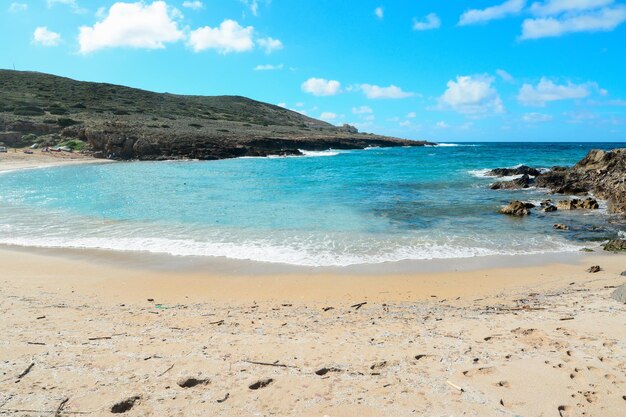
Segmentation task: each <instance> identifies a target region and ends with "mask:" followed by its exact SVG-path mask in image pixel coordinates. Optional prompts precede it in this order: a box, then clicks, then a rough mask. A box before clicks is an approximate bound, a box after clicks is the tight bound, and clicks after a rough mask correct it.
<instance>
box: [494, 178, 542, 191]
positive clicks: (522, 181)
mask: <svg viewBox="0 0 626 417" xmlns="http://www.w3.org/2000/svg"><path fill="white" fill-rule="evenodd" d="M534 182H535V181H534V180H533V179H531V178H530V177H529V176H528V175H527V174H524V175H522V176H521V177H519V178H516V179H514V180H511V181H498V182H494V183H493V184H491V187H490V188H491V189H492V190H515V189H520V188H528V187H530V186H531V185H532V184H534Z"/></svg>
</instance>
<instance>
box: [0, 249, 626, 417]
mask: <svg viewBox="0 0 626 417" xmlns="http://www.w3.org/2000/svg"><path fill="white" fill-rule="evenodd" d="M0 262H1V263H2V265H3V267H2V270H3V272H2V280H1V281H2V286H1V290H0V299H1V304H0V309H1V310H2V317H3V320H2V324H1V329H0V330H1V331H2V333H3V335H4V337H3V338H2V342H1V344H0V358H1V362H0V376H1V381H0V387H1V389H0V413H4V414H10V415H25V416H26V415H28V416H31V415H55V413H57V414H56V415H74V414H80V415H82V414H83V413H84V414H85V415H96V416H97V415H110V414H111V413H112V410H114V411H119V410H120V409H126V408H128V410H127V411H126V414H127V415H135V416H140V415H141V416H147V415H169V416H176V415H180V416H183V415H184V416H190V415H197V416H201V415H224V416H226V415H228V416H246V415H250V416H269V415H277V416H296V415H297V416H320V417H321V416H325V415H328V416H412V415H428V416H460V415H467V416H496V415H519V416H564V417H565V416H617V415H620V413H621V412H622V411H623V410H624V406H625V402H626V399H625V398H626V397H624V395H626V367H625V366H624V358H625V355H624V349H625V346H624V340H626V326H625V323H624V317H625V316H624V313H625V312H626V308H625V306H624V305H622V304H619V303H618V302H617V301H615V300H613V299H611V298H610V294H611V292H612V291H613V288H614V287H615V286H617V285H620V284H623V283H624V281H625V280H626V278H625V277H623V276H620V273H621V272H622V271H623V270H624V269H626V257H624V256H623V255H608V254H606V255H605V254H601V255H597V254H586V255H581V257H580V259H579V261H577V262H573V263H572V262H569V263H566V264H559V263H556V264H551V265H541V266H532V267H518V268H508V269H507V268H499V269H478V270H471V271H461V272H433V273H418V272H416V273H411V274H402V275H349V274H342V275H340V276H338V275H332V274H330V275H329V274H323V273H322V274H320V273H315V274H306V273H301V274H277V275H274V274H266V275H257V276H255V275H240V276H237V275H232V274H231V275H224V274H218V275H216V274H214V273H212V272H211V271H210V270H209V271H201V270H198V271H192V270H188V271H185V272H174V271H167V272H158V271H154V270H148V269H144V270H142V269H141V268H136V267H128V266H125V265H124V264H120V263H119V262H115V261H112V262H110V263H109V264H107V263H106V262H103V261H102V260H100V261H99V262H95V263H94V262H92V261H90V260H89V258H88V257H87V256H85V257H83V258H82V259H81V257H76V256H73V257H69V256H64V254H63V252H62V251H56V252H55V251H48V252H45V253H37V252H36V251H28V250H23V249H21V250H15V249H3V250H0ZM592 265H600V266H601V267H602V270H601V271H600V272H598V273H589V272H586V270H587V268H589V267H590V266H592ZM259 381H260V383H259ZM255 384H256V385H255ZM265 384H267V385H265ZM264 385H265V386H264ZM259 386H260V387H259ZM125 400H127V401H126V402H125V403H124V401H125ZM120 402H122V403H123V404H122V405H119V403H120ZM116 404H118V405H117V406H116ZM116 407H117V408H116Z"/></svg>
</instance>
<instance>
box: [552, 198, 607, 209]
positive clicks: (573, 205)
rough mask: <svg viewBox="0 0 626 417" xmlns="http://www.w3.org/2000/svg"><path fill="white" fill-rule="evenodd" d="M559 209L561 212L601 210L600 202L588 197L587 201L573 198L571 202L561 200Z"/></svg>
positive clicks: (558, 205) (558, 203) (558, 204)
mask: <svg viewBox="0 0 626 417" xmlns="http://www.w3.org/2000/svg"><path fill="white" fill-rule="evenodd" d="M556 204H557V207H558V208H559V209H561V210H578V209H585V210H596V209H598V208H600V205H599V204H598V201H597V200H596V199H595V198H591V197H588V198H586V199H584V200H583V199H579V198H572V199H571V200H561V201H559V202H557V203H556Z"/></svg>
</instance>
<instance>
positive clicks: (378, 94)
mask: <svg viewBox="0 0 626 417" xmlns="http://www.w3.org/2000/svg"><path fill="white" fill-rule="evenodd" d="M359 89H360V90H361V91H363V93H364V94H365V97H367V98H372V99H379V98H392V99H396V98H406V97H411V96H413V95H414V94H413V93H409V92H406V91H402V89H401V88H400V87H396V86H395V85H390V86H389V87H380V86H378V85H371V84H361V85H359Z"/></svg>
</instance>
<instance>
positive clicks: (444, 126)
mask: <svg viewBox="0 0 626 417" xmlns="http://www.w3.org/2000/svg"><path fill="white" fill-rule="evenodd" d="M435 127H436V128H437V129H447V128H449V127H450V126H448V124H447V123H446V122H444V121H443V120H441V121H438V122H437V124H435Z"/></svg>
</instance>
